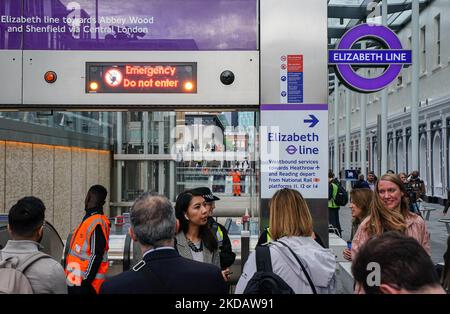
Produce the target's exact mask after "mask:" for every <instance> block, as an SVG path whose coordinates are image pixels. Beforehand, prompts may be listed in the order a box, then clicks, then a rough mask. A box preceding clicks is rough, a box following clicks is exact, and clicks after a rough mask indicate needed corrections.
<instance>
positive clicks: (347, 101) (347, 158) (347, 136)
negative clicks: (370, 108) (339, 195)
mask: <svg viewBox="0 0 450 314" xmlns="http://www.w3.org/2000/svg"><path fill="white" fill-rule="evenodd" d="M350 126H351V111H350V90H349V89H348V88H347V89H346V90H345V170H347V169H350V131H351V130H350ZM342 175H344V174H342ZM341 179H342V178H341ZM345 184H346V189H347V191H349V190H350V181H348V180H347V181H346V183H345Z"/></svg>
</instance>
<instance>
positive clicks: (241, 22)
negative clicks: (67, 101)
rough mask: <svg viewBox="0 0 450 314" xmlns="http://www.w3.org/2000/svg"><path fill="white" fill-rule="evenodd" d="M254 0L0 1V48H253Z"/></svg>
mask: <svg viewBox="0 0 450 314" xmlns="http://www.w3.org/2000/svg"><path fill="white" fill-rule="evenodd" d="M257 25H258V24H257V1H256V0H233V1H230V0H126V1H123V0H98V1H95V0H78V1H70V0H40V1H39V0H38V1H36V0H23V1H18V0H0V49H24V50H256V49H257V36H258V35H257V32H258V30H257Z"/></svg>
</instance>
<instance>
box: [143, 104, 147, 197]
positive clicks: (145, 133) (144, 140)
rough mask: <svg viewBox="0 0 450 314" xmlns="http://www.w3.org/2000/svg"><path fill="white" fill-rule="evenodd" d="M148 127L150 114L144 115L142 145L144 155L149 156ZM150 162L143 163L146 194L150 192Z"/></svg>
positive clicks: (144, 113)
mask: <svg viewBox="0 0 450 314" xmlns="http://www.w3.org/2000/svg"><path fill="white" fill-rule="evenodd" d="M148 126H149V119H148V112H143V113H142V145H143V147H144V155H148V144H149V138H148V134H149V132H148ZM148 163H149V161H148V160H144V161H142V173H143V178H144V182H143V183H144V184H143V186H142V188H143V190H144V192H147V191H148V177H149V175H148Z"/></svg>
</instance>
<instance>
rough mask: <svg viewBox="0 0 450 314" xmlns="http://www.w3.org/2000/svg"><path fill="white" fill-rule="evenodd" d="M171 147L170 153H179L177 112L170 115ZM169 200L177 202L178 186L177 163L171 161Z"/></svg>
mask: <svg viewBox="0 0 450 314" xmlns="http://www.w3.org/2000/svg"><path fill="white" fill-rule="evenodd" d="M169 121H170V128H169V129H170V138H169V141H170V147H169V151H170V152H174V153H175V154H176V153H177V150H176V148H175V136H176V132H175V128H176V125H175V112H171V113H170V118H169ZM172 135H173V136H172ZM169 181H170V182H169V199H170V200H171V201H175V184H176V180H175V161H173V160H171V161H169Z"/></svg>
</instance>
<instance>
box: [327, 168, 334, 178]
mask: <svg viewBox="0 0 450 314" xmlns="http://www.w3.org/2000/svg"><path fill="white" fill-rule="evenodd" d="M328 178H329V179H331V178H334V173H333V170H331V169H328Z"/></svg>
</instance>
